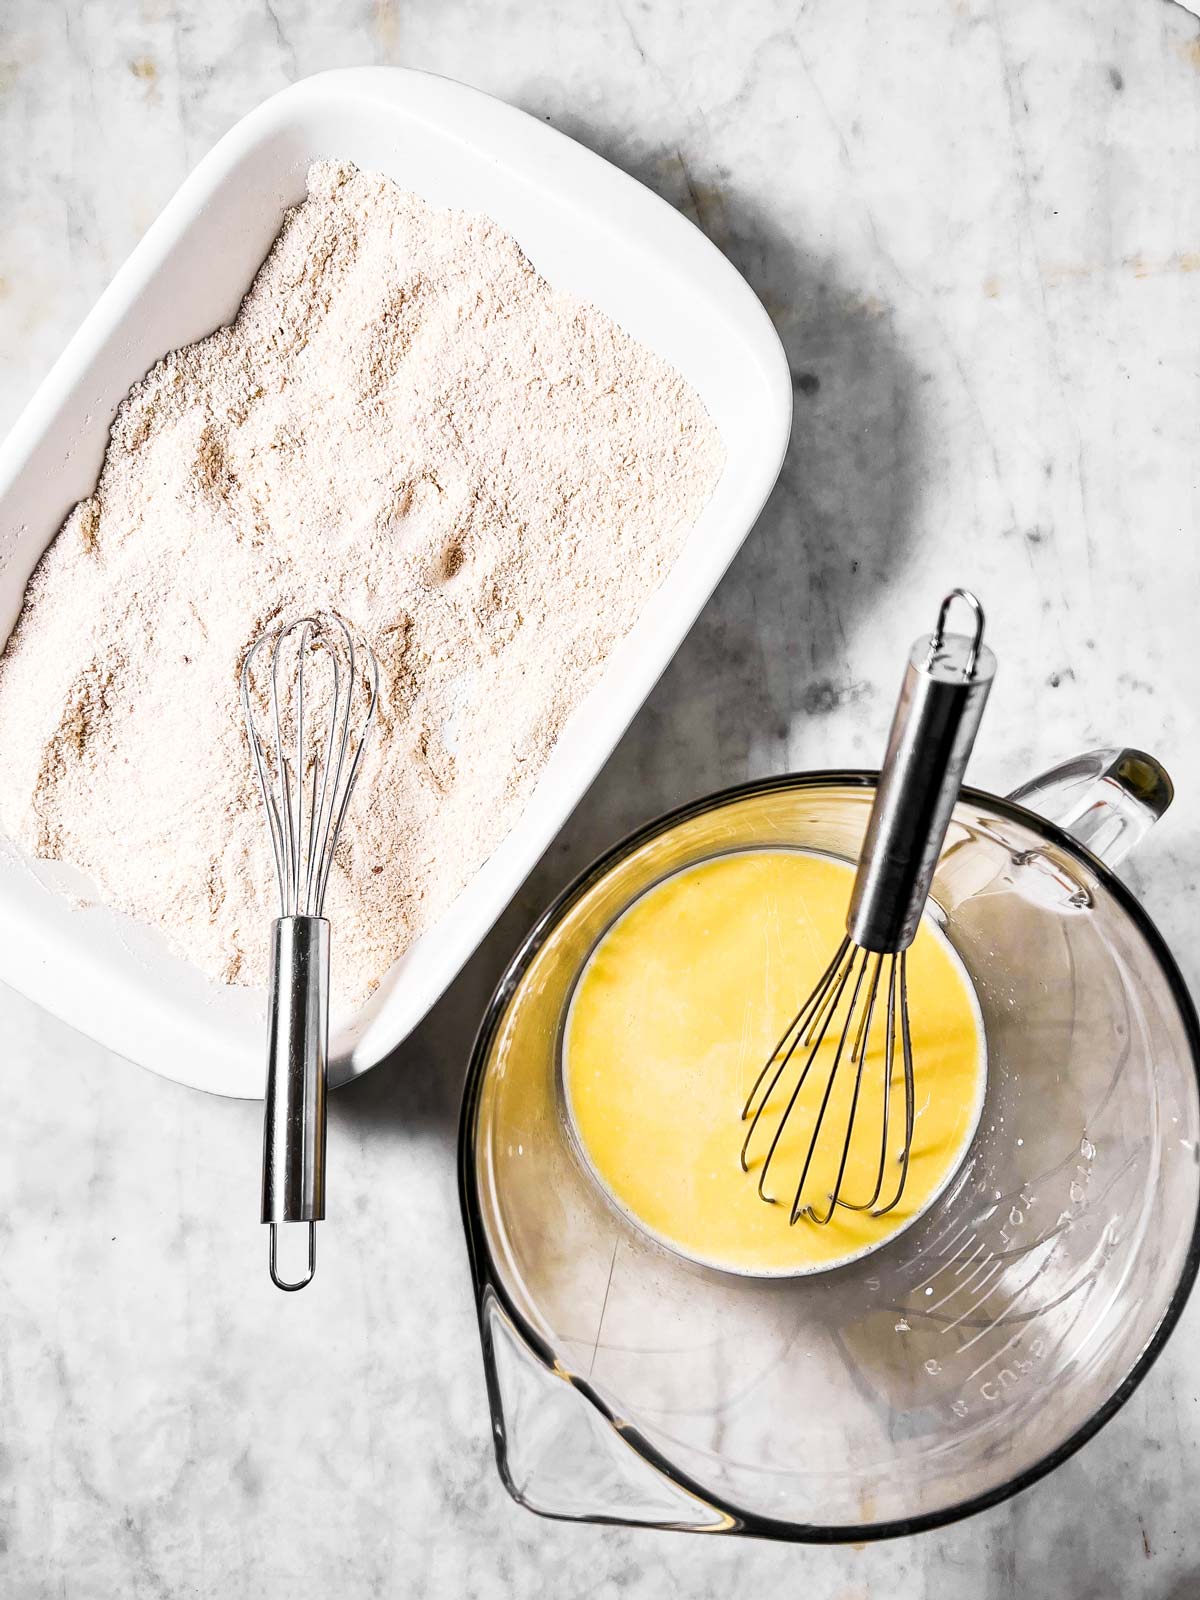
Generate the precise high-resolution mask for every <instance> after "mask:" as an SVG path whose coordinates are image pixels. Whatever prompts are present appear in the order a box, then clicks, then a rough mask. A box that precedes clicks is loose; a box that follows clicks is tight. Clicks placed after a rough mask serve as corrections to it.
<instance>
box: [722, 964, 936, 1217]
mask: <svg viewBox="0 0 1200 1600" xmlns="http://www.w3.org/2000/svg"><path fill="white" fill-rule="evenodd" d="M905 955H906V952H904V951H900V952H898V953H891V954H888V953H887V952H879V951H872V950H864V949H862V948H861V947H860V946H858V945H856V944H854V943H853V941H851V940H850V939H849V938H846V939H843V941H842V943H841V944H840V945H839V947H838V949H837V951H836V953H835V955H834V958H833V960H832V961H831V962H830V964H829V966H828V967H826V969H825V971H824V972H823V973H822V974H821V976H820V978H819V979H818V980H817V983H816V985H815V987H814V988H813V990H812V991H811V993H810V994H809V995H808V998H807V999H806V1000H805V1002H804V1004H803V1005H802V1006H801V1008H800V1010H799V1011H798V1012H797V1013H796V1014H795V1016H794V1017H793V1018H792V1020H791V1023H790V1024H789V1025H788V1028H787V1030H786V1031H785V1033H784V1034H783V1036H782V1038H781V1039H780V1040H779V1043H778V1044H777V1045H776V1047H775V1049H774V1050H773V1051H772V1052H771V1055H770V1056H769V1057H768V1059H767V1061H766V1063H765V1064H764V1066H763V1067H762V1069H761V1070H760V1072H759V1074H758V1077H757V1078H756V1079H755V1082H754V1086H753V1088H752V1089H751V1091H750V1093H749V1095H748V1096H747V1098H746V1103H745V1105H744V1106H743V1108H742V1118H743V1120H746V1119H749V1121H750V1127H749V1129H748V1130H747V1133H746V1137H745V1139H744V1141H743V1144H742V1149H741V1164H742V1170H743V1171H744V1172H749V1170H750V1149H751V1145H752V1144H753V1142H754V1137H755V1134H756V1132H757V1130H758V1128H759V1125H760V1123H761V1121H762V1118H763V1115H764V1113H765V1112H766V1111H767V1107H768V1104H769V1102H770V1101H771V1099H772V1096H773V1095H774V1094H775V1091H776V1089H777V1087H778V1085H779V1083H780V1080H781V1079H782V1078H783V1075H784V1073H785V1072H786V1071H787V1070H788V1068H789V1066H790V1065H791V1063H792V1061H793V1058H794V1057H795V1055H796V1052H797V1050H798V1049H799V1048H800V1046H801V1044H803V1047H804V1050H805V1055H804V1059H803V1063H802V1064H801V1065H800V1066H799V1068H798V1070H797V1071H796V1078H795V1082H794V1083H793V1084H792V1086H791V1090H790V1093H789V1094H788V1098H787V1100H786V1103H785V1104H784V1107H783V1110H782V1112H781V1113H780V1114H779V1116H778V1120H777V1123H776V1126H775V1128H774V1132H773V1134H772V1137H771V1141H770V1144H769V1146H768V1147H767V1153H766V1156H765V1158H764V1160H763V1164H762V1169H761V1171H760V1172H759V1176H758V1193H759V1195H760V1197H761V1198H762V1199H763V1200H766V1201H768V1202H769V1203H771V1204H778V1203H779V1202H778V1200H777V1199H776V1197H775V1196H774V1195H773V1194H771V1193H770V1192H769V1191H768V1189H767V1180H768V1173H769V1172H770V1169H771V1164H772V1161H773V1160H774V1159H775V1157H776V1156H777V1154H778V1153H779V1150H780V1144H781V1141H782V1139H783V1134H784V1129H785V1128H786V1127H788V1126H789V1124H790V1125H792V1126H793V1127H794V1124H795V1121H796V1119H797V1116H798V1113H797V1102H798V1101H799V1100H800V1096H801V1093H802V1091H803V1089H804V1086H805V1084H806V1083H807V1082H808V1081H809V1079H810V1077H811V1076H812V1073H813V1070H814V1067H815V1066H816V1064H817V1062H818V1059H819V1058H821V1057H822V1054H823V1053H824V1055H825V1057H826V1058H827V1061H828V1065H827V1066H822V1068H821V1070H822V1071H823V1072H824V1073H825V1077H824V1083H823V1087H822V1088H821V1090H820V1100H819V1102H818V1104H817V1106H816V1110H815V1113H813V1114H811V1127H810V1128H809V1129H808V1132H807V1139H806V1142H804V1143H803V1144H802V1154H801V1157H800V1176H799V1180H798V1182H797V1184H796V1187H795V1190H794V1192H793V1195H792V1201H791V1207H790V1214H789V1220H790V1221H791V1222H792V1223H793V1224H794V1223H796V1222H798V1221H800V1220H801V1219H802V1218H803V1219H806V1220H808V1221H810V1222H814V1223H816V1224H818V1225H819V1226H822V1227H824V1226H825V1225H827V1224H828V1223H829V1222H830V1221H831V1220H832V1218H833V1216H834V1213H835V1211H836V1210H837V1208H838V1207H839V1206H840V1207H843V1208H845V1209H846V1210H848V1211H860V1212H864V1211H865V1212H869V1213H870V1214H871V1215H872V1216H876V1217H881V1216H885V1215H886V1214H887V1213H888V1212H889V1211H891V1210H893V1209H894V1208H895V1207H896V1205H897V1204H898V1203H899V1201H900V1198H901V1196H902V1194H903V1192H904V1186H905V1183H906V1182H907V1178H908V1169H909V1163H910V1158H911V1151H912V1138H913V1127H914V1121H915V1107H914V1089H913V1053H912V1036H911V1031H910V1022H909V1014H908V974H907V964H906V960H905ZM885 961H886V963H887V969H888V970H887V979H886V987H887V998H886V1005H885V1006H884V1007H882V1008H881V1007H880V1005H879V998H880V990H881V988H882V986H883V983H884V978H883V972H884V964H885ZM844 1002H845V1004H843V1003H844ZM881 1009H882V1011H883V1019H882V1020H883V1034H884V1039H883V1057H882V1061H881V1062H880V1063H879V1066H878V1068H875V1067H874V1065H873V1064H870V1063H869V1060H868V1058H869V1054H870V1049H871V1039H872V1035H873V1034H875V1035H876V1036H877V1034H878V1031H879V1030H878V1022H877V1019H878V1018H879V1013H880V1011H881ZM835 1022H836V1023H837V1024H838V1026H837V1030H836V1033H834V1031H833V1030H834V1026H835ZM898 1054H899V1062H900V1064H901V1065H902V1068H903V1071H902V1074H901V1075H898V1073H897V1064H898V1063H897V1055H898ZM847 1063H849V1065H850V1066H851V1067H852V1068H853V1069H854V1077H853V1081H852V1084H851V1086H850V1091H849V1105H848V1108H847V1109H846V1111H845V1121H844V1126H843V1127H842V1132H841V1145H840V1150H839V1152H838V1158H837V1165H836V1169H834V1176H833V1181H832V1184H831V1186H830V1187H829V1188H828V1189H827V1190H826V1193H825V1196H824V1199H823V1200H818V1199H817V1198H816V1197H810V1196H809V1192H808V1191H809V1188H810V1181H809V1180H810V1176H811V1175H813V1173H814V1162H815V1161H816V1159H817V1156H818V1152H819V1151H822V1150H825V1149H827V1148H829V1146H828V1145H827V1143H826V1142H825V1140H823V1137H822V1135H823V1134H825V1133H826V1125H827V1123H828V1121H829V1118H830V1115H831V1107H832V1106H833V1104H834V1102H835V1090H836V1085H837V1082H838V1080H839V1076H840V1075H841V1074H842V1071H843V1069H844V1067H845V1065H846V1064H847ZM772 1068H774V1070H773V1071H772ZM876 1071H878V1073H879V1075H880V1076H881V1078H882V1100H881V1111H880V1133H879V1157H878V1161H877V1162H876V1163H875V1182H874V1187H873V1188H872V1190H871V1193H870V1194H869V1195H868V1196H867V1197H866V1199H861V1200H860V1199H852V1198H850V1197H848V1196H847V1195H845V1194H843V1192H842V1191H843V1187H844V1185H845V1181H846V1174H847V1171H848V1169H849V1166H850V1156H851V1151H852V1149H853V1148H854V1143H855V1126H856V1122H857V1120H858V1117H859V1105H860V1102H861V1100H862V1095H863V1090H864V1085H865V1083H866V1080H867V1077H868V1074H869V1073H870V1074H872V1075H874V1073H875V1072H876ZM768 1074H769V1075H770V1076H769V1081H766V1080H767V1079H768ZM764 1081H766V1087H765V1089H764V1088H763V1085H764ZM901 1084H902V1092H903V1095H904V1138H903V1144H902V1145H901V1146H900V1148H899V1149H898V1150H897V1151H896V1152H895V1159H896V1163H897V1181H896V1184H895V1187H894V1189H892V1190H890V1191H889V1193H890V1197H889V1198H888V1200H887V1201H886V1202H885V1203H883V1204H880V1196H881V1195H882V1194H883V1193H884V1189H885V1180H886V1178H887V1169H888V1158H889V1153H890V1151H891V1144H890V1138H891V1133H892V1127H893V1118H892V1110H891V1103H892V1096H893V1094H894V1093H895V1092H896V1091H897V1089H898V1088H899V1087H900V1085H901ZM859 1137H860V1138H861V1137H862V1135H861V1133H860V1135H859ZM833 1148H837V1147H836V1146H834V1147H833Z"/></svg>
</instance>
